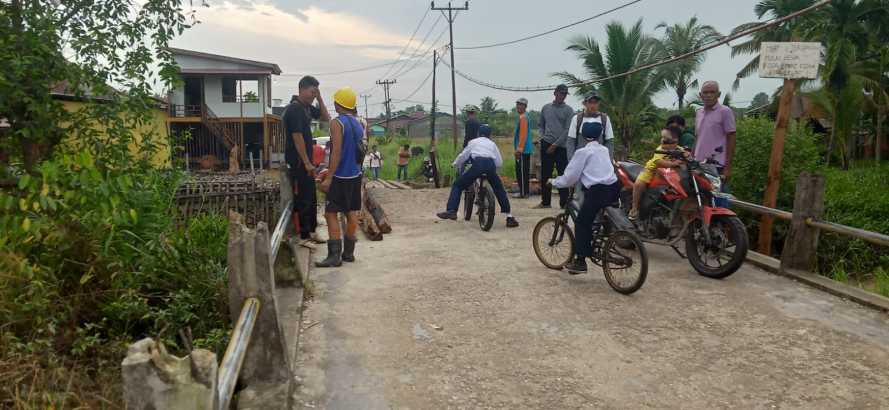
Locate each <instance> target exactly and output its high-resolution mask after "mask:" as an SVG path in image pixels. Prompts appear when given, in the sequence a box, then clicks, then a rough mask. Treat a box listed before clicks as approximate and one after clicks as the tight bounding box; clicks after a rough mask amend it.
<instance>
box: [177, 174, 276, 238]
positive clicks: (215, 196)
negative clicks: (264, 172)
mask: <svg viewBox="0 0 889 410" xmlns="http://www.w3.org/2000/svg"><path fill="white" fill-rule="evenodd" d="M174 200H175V203H176V209H177V210H178V213H177V217H178V220H179V221H180V222H182V221H186V220H188V219H191V218H194V217H195V216H198V215H202V214H207V213H215V214H220V215H227V214H228V213H229V212H230V211H233V212H237V213H239V214H241V215H243V216H244V222H245V223H246V224H247V226H250V227H255V226H256V225H257V224H258V223H259V222H265V223H266V224H268V225H272V224H274V223H275V222H276V218H277V216H278V204H279V202H280V200H281V192H280V190H279V186H278V185H277V183H273V184H258V183H257V182H255V181H254V180H252V179H251V180H240V181H239V180H235V181H231V180H205V181H194V182H187V183H185V184H183V185H182V186H180V187H179V190H178V191H177V192H176V196H175V198H174Z"/></svg>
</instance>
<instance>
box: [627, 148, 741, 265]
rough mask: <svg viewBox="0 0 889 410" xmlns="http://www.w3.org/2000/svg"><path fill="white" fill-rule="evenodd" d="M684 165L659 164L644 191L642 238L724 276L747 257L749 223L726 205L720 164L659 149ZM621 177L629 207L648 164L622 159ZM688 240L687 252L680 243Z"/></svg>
mask: <svg viewBox="0 0 889 410" xmlns="http://www.w3.org/2000/svg"><path fill="white" fill-rule="evenodd" d="M657 153H659V154H665V155H666V156H667V157H668V158H670V159H675V160H680V161H682V162H683V163H684V165H683V166H682V167H680V168H678V169H672V168H658V169H657V171H656V172H655V175H654V177H653V178H652V179H651V182H650V183H649V184H648V189H647V190H646V191H645V193H644V194H643V195H642V200H641V201H640V206H639V218H638V220H637V221H636V223H635V225H636V229H637V231H638V233H639V236H641V237H642V240H644V241H646V242H650V243H655V244H660V245H666V246H669V247H671V248H673V250H675V251H676V253H678V254H679V256H681V257H683V258H686V257H687V258H688V261H689V262H690V263H691V266H692V267H694V269H695V270H696V271H698V273H700V274H701V275H703V276H707V277H710V278H715V279H722V278H726V277H728V276H729V275H731V274H732V273H735V271H737V270H738V268H740V267H741V264H742V263H744V258H745V257H746V256H747V249H748V245H749V244H748V240H747V228H746V227H745V226H744V224H743V223H742V222H741V219H740V218H738V216H737V215H736V214H735V213H734V212H732V211H731V210H729V209H727V206H728V200H729V198H730V196H729V195H726V194H723V193H721V192H720V190H721V186H722V180H721V179H720V178H719V173H718V172H717V170H716V167H715V166H714V165H713V164H710V163H700V162H698V161H696V160H694V159H693V158H689V157H687V156H686V154H685V152H683V151H678V150H677V151H657ZM617 164H618V167H617V171H618V178H620V181H621V184H622V185H623V187H624V189H625V190H624V192H623V194H622V199H623V200H622V201H621V202H622V203H623V204H624V205H623V206H624V207H625V208H626V211H627V212H629V207H630V206H632V205H631V204H632V200H629V198H628V197H627V195H630V196H631V195H632V192H633V182H634V181H635V180H636V178H638V177H639V174H640V173H642V171H643V170H644V167H643V166H642V165H640V164H637V163H634V162H618V163H617ZM683 239H684V240H685V254H684V255H683V253H682V251H680V249H679V247H678V245H679V242H680V241H682V240H683Z"/></svg>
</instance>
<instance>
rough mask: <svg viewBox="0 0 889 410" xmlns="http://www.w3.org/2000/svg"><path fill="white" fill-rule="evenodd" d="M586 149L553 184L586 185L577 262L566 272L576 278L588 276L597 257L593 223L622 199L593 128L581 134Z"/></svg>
mask: <svg viewBox="0 0 889 410" xmlns="http://www.w3.org/2000/svg"><path fill="white" fill-rule="evenodd" d="M581 136H582V138H583V139H582V140H580V139H579V140H578V141H583V142H584V143H585V144H586V145H585V146H584V147H583V148H581V149H579V150H577V151H575V152H574V156H573V157H572V158H571V161H570V162H569V163H568V166H567V167H566V168H565V174H564V175H562V176H560V177H558V178H556V179H555V180H553V181H552V185H553V186H554V187H556V188H567V187H571V186H574V185H575V184H577V183H578V182H580V183H581V185H582V190H583V205H582V206H581V207H580V212H579V214H578V216H577V220H575V221H574V225H575V226H574V231H575V232H576V235H577V240H576V241H575V242H574V255H575V256H574V260H573V261H571V263H569V264H568V265H567V266H566V267H565V268H566V269H567V270H568V272H569V273H571V274H572V275H578V274H581V273H586V271H587V265H586V258H588V257H590V256H592V255H593V247H592V243H593V222H594V221H595V218H596V215H598V213H599V211H600V210H602V208H605V207H606V206H608V205H611V204H612V203H614V202H615V201H617V199H618V197H619V195H620V182H619V181H618V179H617V175H615V173H614V165H612V163H611V156H610V155H609V153H608V148H605V147H604V146H602V145H601V144H599V141H598V140H597V137H598V135H597V134H596V133H594V132H593V128H592V127H588V128H584V129H583V130H582V132H581Z"/></svg>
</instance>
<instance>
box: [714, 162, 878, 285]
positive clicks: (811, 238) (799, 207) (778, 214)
mask: <svg viewBox="0 0 889 410" xmlns="http://www.w3.org/2000/svg"><path fill="white" fill-rule="evenodd" d="M824 183H825V181H824V177H823V176H821V175H816V174H812V173H809V172H803V173H802V174H800V176H799V177H798V178H797V182H796V191H795V194H794V200H793V212H787V211H783V210H780V209H774V208H769V207H765V206H762V205H757V204H754V203H750V202H745V201H742V200H737V199H733V200H732V201H731V206H732V207H734V208H737V209H742V210H745V211H748V212H752V213H756V214H760V215H768V216H771V217H774V218H777V219H781V220H785V221H789V222H790V233H789V234H788V235H787V238H786V239H785V241H784V250H783V251H782V252H781V269H796V270H803V271H814V270H815V267H816V263H817V257H818V254H817V250H818V239H819V236H820V233H821V231H827V232H832V233H836V234H840V235H846V236H849V237H852V238H856V239H861V240H863V241H867V242H870V243H873V244H876V245H881V246H889V235H885V234H882V233H879V232H871V231H867V230H864V229H859V228H854V227H851V226H846V225H841V224H837V223H833V222H828V221H825V220H823V219H821V218H822V217H823V214H824Z"/></svg>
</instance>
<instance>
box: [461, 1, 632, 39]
mask: <svg viewBox="0 0 889 410" xmlns="http://www.w3.org/2000/svg"><path fill="white" fill-rule="evenodd" d="M641 1H642V0H633V1H630V2H627V3H624V4H622V5H620V6H617V7H615V8H613V9H610V10H606V11H603V12H601V13H599V14H596V15H595V16H590V17H587V18H585V19H583V20H578V21H575V22H573V23H571V24H566V25H564V26H561V27H557V28H554V29H552V30H548V31H544V32H543V33H539V34H534V35H531V36H528V37H522V38H520V39H517V40H512V41H504V42H502V43H494V44H485V45H481V46H471V47H455V49H456V50H478V49H482V48H491V47H500V46H508V45H510V44H515V43H520V42H522V41H525V40H531V39H534V38H538V37H543V36H545V35H547V34H552V33H555V32H557V31H560V30H564V29H566V28H569V27H574V26H576V25H578V24H582V23H586V22H588V21H590V20H594V19H597V18H599V17H602V16H605V15H608V14H611V13H614V12H616V11H618V10H621V9H624V8H627V7H630V6H632V5H634V4H636V3H639V2H641Z"/></svg>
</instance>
